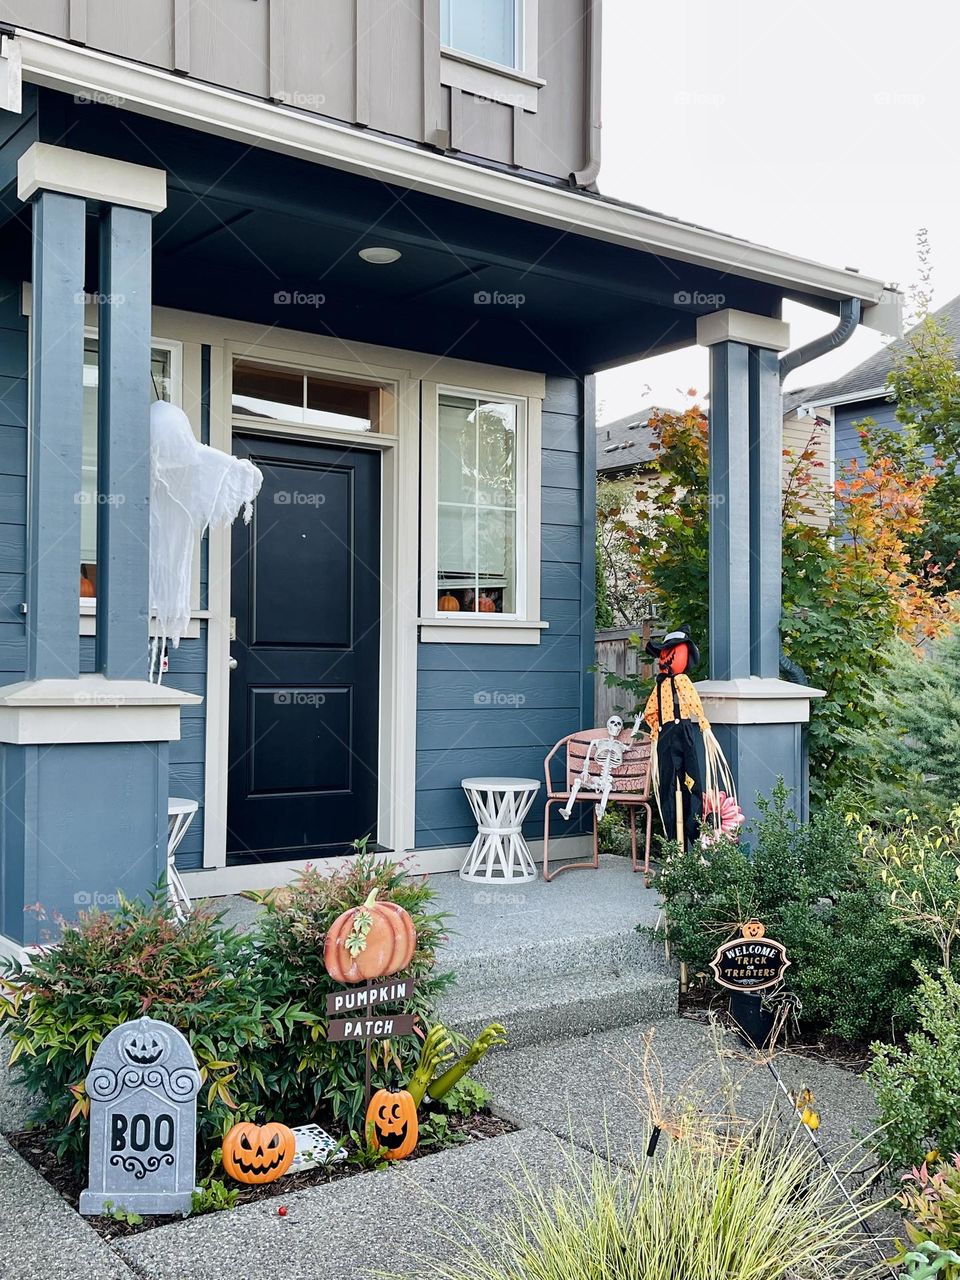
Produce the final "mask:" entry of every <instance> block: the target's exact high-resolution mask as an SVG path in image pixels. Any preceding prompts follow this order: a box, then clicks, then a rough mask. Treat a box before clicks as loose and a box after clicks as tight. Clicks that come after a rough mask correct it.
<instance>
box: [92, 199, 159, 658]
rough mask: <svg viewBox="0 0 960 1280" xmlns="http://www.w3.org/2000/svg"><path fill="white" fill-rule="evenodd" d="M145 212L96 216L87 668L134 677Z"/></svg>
mask: <svg viewBox="0 0 960 1280" xmlns="http://www.w3.org/2000/svg"><path fill="white" fill-rule="evenodd" d="M151 223H152V215H151V214H150V213H149V212H147V211H146V210H143V209H129V208H124V207H123V206H120V205H114V206H111V207H109V208H107V209H105V210H104V211H103V213H102V214H101V215H100V350H99V365H100V379H99V381H100V396H99V422H98V424H97V487H98V490H99V495H100V504H99V506H98V507H97V670H98V671H101V672H102V673H103V674H104V675H105V676H107V677H108V678H111V679H124V678H127V679H142V678H143V675H144V673H145V671H146V669H147V662H148V648H149V617H148V602H147V594H148V579H149V573H150V509H149V505H148V499H149V493H150V449H149V436H148V423H149V420H150V297H151V270H150V267H151V253H152V250H153V232H152V225H151Z"/></svg>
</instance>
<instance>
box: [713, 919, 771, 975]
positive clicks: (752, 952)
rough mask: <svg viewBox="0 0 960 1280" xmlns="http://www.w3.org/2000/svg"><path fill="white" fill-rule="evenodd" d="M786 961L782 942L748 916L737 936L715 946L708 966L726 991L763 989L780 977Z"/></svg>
mask: <svg viewBox="0 0 960 1280" xmlns="http://www.w3.org/2000/svg"><path fill="white" fill-rule="evenodd" d="M789 964H790V961H789V960H788V959H787V949H786V947H785V946H784V945H783V943H782V942H776V941H774V939H773V938H768V937H767V936H766V929H765V928H764V926H763V925H762V924H761V923H760V921H759V920H748V921H747V923H746V924H745V925H743V927H742V929H741V936H740V937H738V938H731V939H730V940H729V941H727V942H725V943H724V944H723V946H721V947H718V949H717V954H716V955H715V956H714V957H713V959H712V960H711V961H710V968H711V969H712V970H713V976H714V977H715V978H716V980H717V983H718V985H719V986H721V987H726V988H727V990H728V991H765V990H766V989H767V987H775V986H776V985H777V983H778V982H780V981H781V980H782V978H783V975H784V972H785V971H786V969H787V967H788V966H789Z"/></svg>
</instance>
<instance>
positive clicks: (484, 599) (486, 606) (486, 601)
mask: <svg viewBox="0 0 960 1280" xmlns="http://www.w3.org/2000/svg"><path fill="white" fill-rule="evenodd" d="M477 611H478V612H479V613H496V612H497V606H496V605H495V604H494V602H493V601H492V600H491V599H490V597H489V596H481V597H480V599H479V601H478V603H477Z"/></svg>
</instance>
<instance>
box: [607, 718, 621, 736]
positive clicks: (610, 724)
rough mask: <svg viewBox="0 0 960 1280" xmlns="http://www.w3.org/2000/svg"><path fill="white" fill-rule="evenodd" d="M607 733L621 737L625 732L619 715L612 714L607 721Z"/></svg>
mask: <svg viewBox="0 0 960 1280" xmlns="http://www.w3.org/2000/svg"><path fill="white" fill-rule="evenodd" d="M607 733H609V735H610V737H611V738H619V737H620V735H621V733H623V721H622V720H621V719H620V717H619V716H611V717H610V719H609V720H608V721H607Z"/></svg>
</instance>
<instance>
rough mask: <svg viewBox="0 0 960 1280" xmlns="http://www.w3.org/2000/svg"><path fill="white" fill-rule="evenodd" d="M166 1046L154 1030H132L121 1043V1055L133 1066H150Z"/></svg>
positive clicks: (157, 1060)
mask: <svg viewBox="0 0 960 1280" xmlns="http://www.w3.org/2000/svg"><path fill="white" fill-rule="evenodd" d="M166 1047H167V1046H166V1044H165V1042H164V1039H163V1037H162V1036H161V1035H160V1034H158V1033H157V1032H156V1031H134V1032H132V1033H131V1034H130V1035H128V1036H127V1037H126V1038H125V1039H124V1041H123V1045H122V1049H123V1056H124V1057H125V1058H126V1059H127V1061H128V1062H131V1063H132V1064H133V1065H134V1066H135V1067H152V1066H153V1065H154V1064H155V1063H157V1062H159V1061H160V1059H161V1058H162V1057H163V1055H164V1052H165V1050H166Z"/></svg>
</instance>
